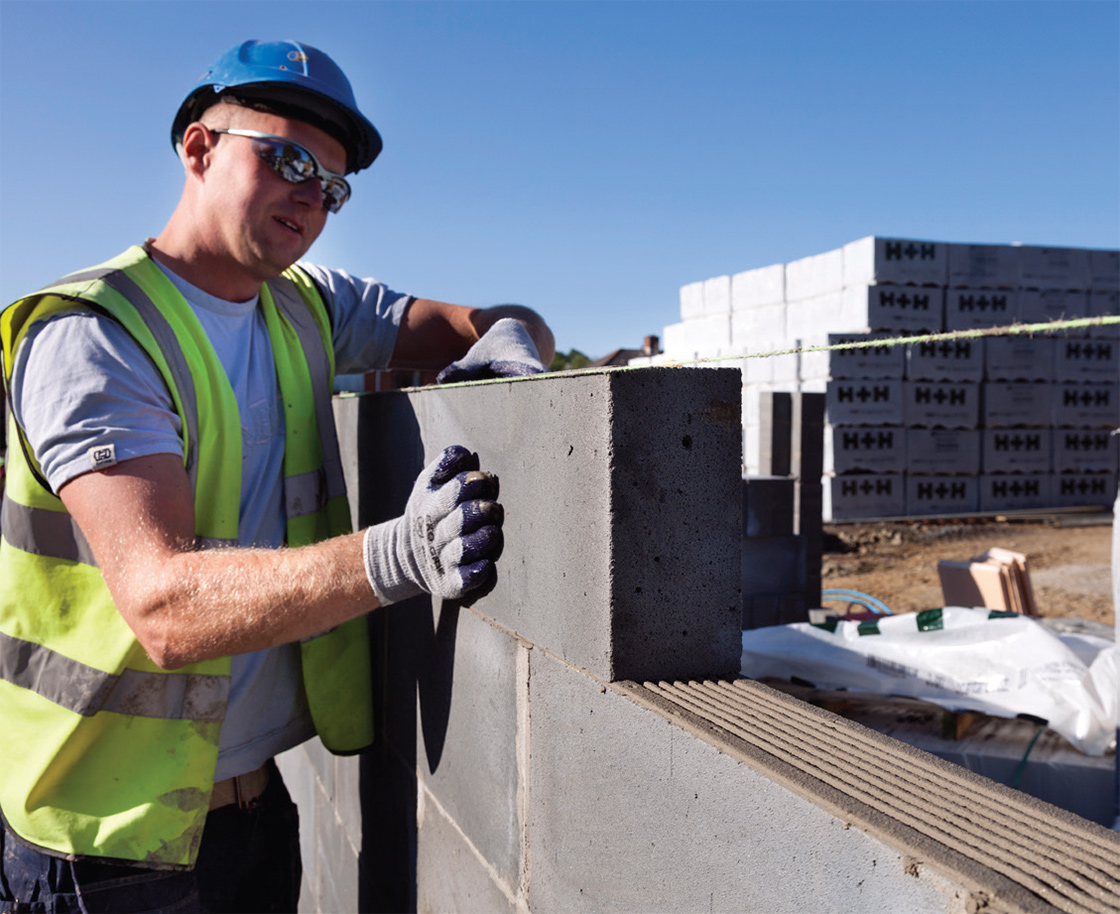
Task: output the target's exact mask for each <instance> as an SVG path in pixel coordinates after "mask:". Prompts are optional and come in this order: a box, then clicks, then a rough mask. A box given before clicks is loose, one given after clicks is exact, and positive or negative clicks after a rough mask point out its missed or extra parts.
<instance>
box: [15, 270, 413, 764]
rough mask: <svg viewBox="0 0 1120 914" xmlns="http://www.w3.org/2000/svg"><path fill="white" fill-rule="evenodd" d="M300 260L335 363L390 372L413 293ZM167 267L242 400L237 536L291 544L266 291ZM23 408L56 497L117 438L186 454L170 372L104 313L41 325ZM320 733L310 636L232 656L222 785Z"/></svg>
mask: <svg viewBox="0 0 1120 914" xmlns="http://www.w3.org/2000/svg"><path fill="white" fill-rule="evenodd" d="M300 266H302V267H303V268H304V269H305V270H306V271H307V272H308V273H309V274H311V276H312V277H313V278H314V279H315V281H316V282H317V283H318V285H319V287H320V288H321V289H322V290H323V292H324V295H325V297H326V299H327V302H328V306H329V307H330V309H331V311H332V314H333V316H334V345H335V360H336V366H337V370H338V371H339V372H340V373H342V372H351V373H354V372H361V371H366V370H369V369H373V368H382V367H384V366H385V365H386V364H387V363H388V361H389V357H390V356H391V355H392V352H393V346H394V344H395V342H396V336H397V330H398V328H399V326H400V322H401V318H402V316H403V314H404V310H405V308H406V307H407V305H408V303H409V301H411V298H410V297H409V296H407V295H402V294H400V293H397V292H393V291H391V290H389V289H388V288H386V287H385V286H384V285H382V284H381V283H378V282H377V281H375V280H372V279H355V278H354V277H352V276H350V275H348V274H347V273H344V272H342V271H338V270H326V269H324V268H322V267H317V266H314V265H312V264H300ZM161 268H162V267H161ZM164 272H165V273H166V274H167V275H168V277H169V278H170V279H171V281H172V282H173V283H174V284H175V286H176V287H177V288H178V289H179V291H180V292H181V293H182V294H183V297H184V298H186V300H187V301H188V302H189V303H190V305H191V307H192V308H193V310H194V312H195V314H196V315H197V316H198V319H199V322H200V323H201V324H202V326H203V328H204V329H205V330H206V333H207V335H208V336H209V338H210V341H211V343H212V345H213V346H214V349H215V352H216V353H217V355H218V358H219V360H220V361H221V363H222V366H223V367H224V368H225V370H226V374H227V376H228V378H229V381H230V385H231V387H232V389H233V392H234V396H235V398H236V401H237V407H238V410H239V413H240V419H241V433H242V476H241V505H240V508H241V513H240V520H239V530H238V538H239V543H240V544H241V545H252V546H261V547H272V548H275V547H279V546H280V545H282V544H283V542H284V537H285V529H286V518H285V515H284V507H283V506H284V479H283V458H284V414H283V409H282V408H281V403H280V397H279V388H278V386H277V381H276V371H275V365H274V363H273V358H272V348H271V345H270V343H269V338H268V334H267V330H266V328H265V322H264V316H263V314H262V313H261V310H260V309H259V308H258V307H257V298H253V299H251V300H250V301H247V302H228V301H224V300H222V299H219V298H215V297H214V296H212V295H209V294H207V293H206V292H203V291H202V290H201V289H197V288H195V287H194V286H192V285H190V284H189V283H187V282H185V281H184V280H183V279H181V278H179V277H178V276H176V275H175V274H173V273H171V272H170V271H169V270H167V269H164ZM12 409H13V412H14V414H15V417H16V419H17V420H18V421H19V423H20V424H21V425H22V427H23V428H24V429H25V430H26V432H27V437H28V441H29V443H30V445H31V448H32V450H33V451H34V453H35V455H36V457H37V458H38V460H39V463H40V465H41V466H42V468H43V472H44V475H45V476H46V478H47V480H48V482H49V483H50V484H51V487H52V488H53V489H54V490H55V491H56V492H57V491H58V490H59V488H61V486H62V485H64V484H65V483H66V482H68V481H70V480H71V479H73V478H75V477H76V476H79V475H81V474H82V473H86V472H89V471H90V470H91V469H93V466H92V464H91V459H90V456H89V455H90V453H91V450H94V449H103V448H104V446H105V445H108V444H111V445H113V450H114V454H115V458H116V460H117V462H120V461H123V460H129V459H132V458H135V457H143V456H148V455H151V454H175V455H178V456H180V457H181V456H182V453H183V448H182V440H181V438H180V437H179V433H180V423H179V417H178V415H177V414H176V412H175V410H174V406H173V403H172V400H171V396H170V394H169V393H168V391H167V388H166V386H165V385H164V383H163V379H162V378H161V376H160V374H159V371H158V370H157V369H156V367H155V365H154V364H153V363H152V362H151V360H150V359H149V358H148V356H147V354H146V353H145V352H144V351H143V349H142V348H141V347H140V346H139V345H138V344H137V343H136V341H135V340H133V339H132V337H131V336H130V335H129V334H128V333H127V332H126V331H125V330H124V328H123V327H122V326H121V325H120V324H118V323H117V322H116V321H114V320H112V319H110V318H107V317H104V316H102V315H100V314H98V313H97V312H93V311H77V312H70V313H66V314H62V315H58V316H56V317H54V318H52V319H50V320H48V321H45V322H42V323H40V324H37V325H35V326H34V327H32V328H31V330H30V331H29V332H28V334H27V336H26V338H25V339H24V341H23V343H22V344H21V345H20V347H19V350H18V351H17V353H16V357H15V360H14V364H13V370H12ZM312 735H314V728H313V726H312V724H311V718H310V715H309V713H308V709H307V699H306V697H305V695H304V691H303V685H302V678H301V672H300V657H299V645H298V644H289V645H284V646H282V647H278V648H273V649H271V650H264V651H256V652H254V653H250V654H243V655H239V656H236V657H234V658H233V663H232V674H231V683H230V698H229V704H228V706H227V709H226V719H225V723H224V724H223V726H222V733H221V740H220V745H219V752H218V766H217V771H216V772H215V779H216V780H222V779H224V778H227V777H233V776H234V775H237V774H243V773H245V772H246V771H252V770H253V769H255V768H258V767H259V766H260V765H261V764H263V763H264V762H265V761H266V760H267V759H268V758H270V757H271V756H273V755H275V754H277V753H278V752H282V751H284V750H285V749H289V748H291V747H292V746H294V745H297V744H298V743H300V742H302V741H303V740H305V739H307V738H309V737H310V736H312Z"/></svg>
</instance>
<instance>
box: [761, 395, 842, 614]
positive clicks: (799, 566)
mask: <svg viewBox="0 0 1120 914" xmlns="http://www.w3.org/2000/svg"><path fill="white" fill-rule="evenodd" d="M823 431H824V397H823V396H822V395H820V394H801V393H782V392H770V393H765V394H763V395H762V439H763V446H762V449H761V460H762V464H763V473H764V474H765V475H761V476H747V477H746V478H745V479H744V480H743V538H742V543H741V550H742V581H743V628H744V629H751V628H762V627H763V626H767V625H784V624H787V623H790V622H807V621H809V610H810V609H811V608H813V607H816V606H819V605H820V601H821V555H822V552H823V545H824V534H823V529H822V526H821V516H822V511H821V454H822V452H823V446H822V435H823Z"/></svg>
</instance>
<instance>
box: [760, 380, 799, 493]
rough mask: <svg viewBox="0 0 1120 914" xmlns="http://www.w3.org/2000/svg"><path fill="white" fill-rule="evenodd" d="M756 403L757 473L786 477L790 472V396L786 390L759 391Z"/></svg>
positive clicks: (791, 427)
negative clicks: (757, 426)
mask: <svg viewBox="0 0 1120 914" xmlns="http://www.w3.org/2000/svg"><path fill="white" fill-rule="evenodd" d="M758 404H759V407H758V409H759V416H758V424H759V431H760V445H759V466H760V472H761V473H762V474H763V475H766V476H789V475H791V474H792V472H793V466H792V461H791V442H792V439H793V395H792V394H791V393H789V392H788V391H776V390H764V391H760V392H759V395H758Z"/></svg>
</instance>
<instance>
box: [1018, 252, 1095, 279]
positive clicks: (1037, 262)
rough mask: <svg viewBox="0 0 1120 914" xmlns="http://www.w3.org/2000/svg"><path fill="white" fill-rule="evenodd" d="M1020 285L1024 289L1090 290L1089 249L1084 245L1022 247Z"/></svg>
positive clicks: (1020, 253)
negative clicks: (1078, 246)
mask: <svg viewBox="0 0 1120 914" xmlns="http://www.w3.org/2000/svg"><path fill="white" fill-rule="evenodd" d="M1019 285H1020V286H1022V288H1024V289H1082V290H1083V289H1088V288H1089V252H1088V251H1087V250H1085V249H1084V248H1047V247H1037V246H1035V245H1030V244H1024V245H1022V246H1020V248H1019Z"/></svg>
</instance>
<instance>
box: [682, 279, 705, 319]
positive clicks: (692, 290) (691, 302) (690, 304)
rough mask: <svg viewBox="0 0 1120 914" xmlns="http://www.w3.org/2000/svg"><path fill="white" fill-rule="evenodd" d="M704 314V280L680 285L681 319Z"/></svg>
mask: <svg viewBox="0 0 1120 914" xmlns="http://www.w3.org/2000/svg"><path fill="white" fill-rule="evenodd" d="M703 314H704V282H703V280H701V281H700V282H690V283H689V284H688V285H685V286H681V320H682V321H687V320H691V319H692V318H694V317H701V316H703Z"/></svg>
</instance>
